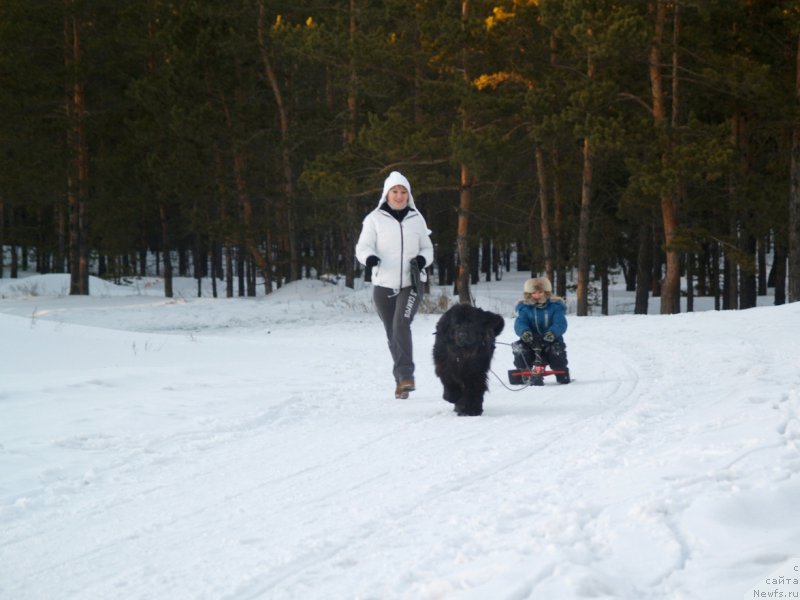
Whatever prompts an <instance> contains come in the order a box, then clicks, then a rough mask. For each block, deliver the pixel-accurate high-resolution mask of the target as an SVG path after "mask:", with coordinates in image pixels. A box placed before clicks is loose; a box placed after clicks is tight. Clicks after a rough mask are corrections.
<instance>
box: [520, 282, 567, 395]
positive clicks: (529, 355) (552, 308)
mask: <svg viewBox="0 0 800 600" xmlns="http://www.w3.org/2000/svg"><path fill="white" fill-rule="evenodd" d="M565 310H566V306H565V304H564V301H563V300H562V299H561V298H559V297H557V296H553V286H552V284H551V283H550V280H549V279H548V278H547V277H537V278H534V279H528V280H527V281H526V282H525V286H524V288H523V298H522V300H521V301H520V302H519V303H518V304H517V306H516V308H515V311H516V313H517V318H516V320H515V321H514V332H515V333H516V334H517V335H518V336H519V337H520V339H519V341H516V342H514V343H513V344H511V350H512V351H513V353H514V366H515V367H517V368H518V369H529V368H530V367H531V366H532V365H533V363H534V361H535V360H536V353H537V350H538V351H539V353H540V355H541V359H542V361H544V363H545V364H548V365H550V368H551V369H552V370H554V371H565V373H563V374H561V375H556V381H558V383H569V382H570V378H569V368H568V367H567V346H566V344H565V343H564V337H563V336H564V333H565V332H566V331H567V317H566V316H565V314H564V313H565Z"/></svg>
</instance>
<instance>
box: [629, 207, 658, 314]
mask: <svg viewBox="0 0 800 600" xmlns="http://www.w3.org/2000/svg"><path fill="white" fill-rule="evenodd" d="M636 271H637V273H638V276H637V277H636V305H635V307H634V309H633V312H634V314H637V315H646V314H647V309H648V304H649V298H650V287H651V285H652V282H651V281H650V279H651V277H652V275H653V227H652V225H651V224H650V223H648V222H644V223H642V224H641V225H639V251H638V253H637V256H636Z"/></svg>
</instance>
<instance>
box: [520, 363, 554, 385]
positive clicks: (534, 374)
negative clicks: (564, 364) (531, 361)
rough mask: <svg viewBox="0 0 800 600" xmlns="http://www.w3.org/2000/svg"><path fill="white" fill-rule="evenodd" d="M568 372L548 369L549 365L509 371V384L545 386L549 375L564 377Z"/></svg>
mask: <svg viewBox="0 0 800 600" xmlns="http://www.w3.org/2000/svg"><path fill="white" fill-rule="evenodd" d="M565 373H566V371H556V370H553V369H548V368H547V365H533V366H532V367H531V368H530V369H509V371H508V382H509V383H510V384H511V385H536V386H539V385H544V378H545V377H547V376H548V375H564V374H565Z"/></svg>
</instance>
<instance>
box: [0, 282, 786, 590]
mask: <svg viewBox="0 0 800 600" xmlns="http://www.w3.org/2000/svg"><path fill="white" fill-rule="evenodd" d="M522 280H523V277H522V276H518V275H511V276H507V277H506V279H505V280H504V281H503V282H499V283H492V284H487V283H481V284H479V285H478V286H476V287H475V288H473V291H474V293H475V296H476V301H477V304H478V305H479V306H481V307H482V308H485V309H489V310H495V311H497V312H500V313H502V314H503V315H504V316H505V317H507V321H506V322H507V327H506V331H505V332H504V333H503V334H502V336H501V338H500V341H501V342H505V343H509V342H511V341H512V340H513V339H514V336H513V328H512V324H513V320H512V310H513V304H514V301H515V300H516V299H517V298H518V297H519V295H520V294H519V291H520V289H521V286H522ZM183 283H184V284H185V288H180V287H179V290H181V289H182V290H183V291H182V292H181V294H180V296H179V297H178V298H176V299H165V298H163V297H162V294H161V289H160V282H159V281H158V280H148V281H143V280H137V281H136V282H134V285H132V286H127V287H118V286H112V285H109V284H105V283H103V282H100V281H99V280H94V279H93V280H92V296H91V297H88V298H87V297H83V298H79V297H69V296H67V295H66V294H65V292H66V289H67V284H66V279H65V278H64V277H63V276H47V277H29V278H26V279H20V280H9V279H2V280H0V339H1V340H2V344H0V598H4V599H5V598H8V599H14V600H24V599H31V600H34V599H35V600H40V599H46V598H53V599H59V600H60V599H73V598H74V599H78V598H80V599H87V598H88V599H98V600H100V599H103V600H106V599H111V598H125V599H138V598H152V599H165V598H170V599H173V600H175V599H178V600H180V599H199V598H203V599H231V600H233V599H235V600H244V599H249V598H269V599H303V600H307V599H311V600H313V599H320V600H322V599H325V600H329V599H340V598H342V599H347V598H352V599H364V600H366V599H375V600H384V599H413V600H417V599H419V600H434V599H445V598H446V599H458V600H466V599H470V600H479V599H480V600H484V599H492V600H497V599H506V600H523V599H536V600H540V599H541V600H552V599H559V600H560V599H573V598H574V599H577V598H580V599H585V598H593V599H598V598H601V599H603V598H605V599H610V598H614V599H630V600H640V599H656V598H657V599H675V600H677V599H698V600H699V599H702V600H706V599H720V600H723V599H724V600H727V599H730V598H736V599H739V598H754V597H755V598H758V597H767V596H761V595H759V594H761V593H762V592H763V593H772V592H775V591H776V590H779V591H782V592H783V593H784V594H785V595H784V596H783V597H800V583H798V584H797V585H795V583H794V582H792V581H790V579H791V577H792V576H793V577H800V567H799V566H798V565H800V559H798V558H797V557H798V556H800V520H799V519H798V517H797V515H798V505H800V475H799V474H798V472H800V423H798V413H800V342H798V332H800V303H796V304H791V305H786V306H781V307H773V306H764V307H760V308H756V309H751V310H747V311H739V312H713V311H705V312H695V313H690V314H680V315H673V316H658V315H651V316H634V315H631V314H617V315H615V316H611V317H589V318H581V319H579V318H577V317H575V316H574V311H573V314H572V316H570V322H569V325H570V328H569V331H568V333H567V336H566V340H567V343H568V351H569V357H570V366H571V369H572V373H573V376H574V377H575V379H576V381H575V382H574V383H573V384H571V385H569V386H558V385H556V384H555V383H554V382H552V381H550V382H548V384H547V385H546V386H545V387H544V388H527V389H524V390H521V391H520V390H518V389H516V387H512V386H508V387H507V383H504V382H505V372H506V370H507V369H508V368H510V367H511V353H510V350H509V348H508V346H505V345H498V347H497V352H496V355H495V360H494V364H493V370H494V372H495V373H497V375H498V376H499V377H500V379H502V380H503V381H500V380H498V379H497V378H495V376H492V378H491V382H490V385H491V391H490V393H489V394H488V395H487V399H486V403H485V411H486V412H485V414H484V416H482V417H479V418H458V417H456V416H455V415H454V413H453V412H452V410H451V406H450V405H449V404H447V403H445V402H444V401H443V400H441V386H440V384H439V382H438V380H437V379H436V378H435V376H434V374H433V366H432V364H431V359H430V351H431V346H432V342H433V336H432V335H431V334H432V332H433V329H434V326H435V323H436V320H437V318H438V316H437V315H434V314H421V315H419V316H418V317H417V319H416V320H415V322H414V334H415V344H416V359H417V386H418V391H416V392H415V393H413V394H412V395H411V398H410V399H408V400H405V401H398V400H395V399H394V398H393V387H394V383H393V381H392V378H391V371H390V364H389V355H388V350H387V349H386V342H385V340H384V337H383V330H382V327H381V325H380V322H379V321H378V318H377V316H375V314H374V312H373V310H372V307H371V300H370V291H369V289H360V290H358V291H356V292H353V291H351V290H347V289H345V288H343V287H341V286H336V285H332V284H324V283H321V282H316V281H304V282H299V283H297V284H292V285H289V286H286V287H284V288H283V289H281V290H279V291H278V292H276V293H275V294H272V295H271V296H269V297H263V296H262V297H259V298H257V299H240V298H236V299H211V298H202V299H197V298H193V297H192V296H193V295H194V291H195V288H194V283H193V282H192V281H191V280H188V281H186V282H183ZM206 288H207V289H210V288H209V287H208V286H206ZM439 293H440V292H437V293H436V295H439ZM612 300H613V302H614V305H613V306H614V311H615V312H617V313H619V312H630V306H631V305H632V300H631V298H630V297H629V296H627V295H626V294H624V293H623V292H619V291H617V292H615V294H614V296H613V298H612ZM764 303H767V302H766V301H765V302H764ZM698 304H699V306H700V307H702V305H703V303H702V302H699V303H698ZM653 307H654V309H653V310H652V311H651V312H658V309H657V301H656V303H654V304H653ZM509 388H510V389H509ZM776 573H780V574H781V577H783V576H784V575H785V576H786V578H785V579H783V580H782V581H781V580H779V579H777V578H776V577H774V574H776ZM794 581H795V582H796V581H797V579H795V580H794ZM754 594H755V595H754ZM790 594H796V595H794V596H792V595H790ZM770 597H778V596H770Z"/></svg>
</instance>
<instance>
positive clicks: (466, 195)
mask: <svg viewBox="0 0 800 600" xmlns="http://www.w3.org/2000/svg"><path fill="white" fill-rule="evenodd" d="M468 16H469V0H461V22H462V27H463V28H464V29H466V23H467V17H468ZM461 64H462V67H463V77H464V83H465V85H466V86H469V85H470V78H469V73H468V69H467V59H466V50H465V49H463V48H462V60H461ZM461 129H462V130H463V131H465V132H466V131H467V130H468V129H469V115H468V114H467V108H466V106H465V105H463V104H462V106H461ZM460 190H461V191H460V194H459V203H458V229H457V232H456V249H457V251H458V276H457V279H456V287H457V289H458V301H459V302H460V303H461V304H471V303H472V297H471V294H470V289H469V280H470V261H469V238H468V236H469V211H470V205H471V203H472V182H471V177H470V172H469V167H468V166H467V165H466V164H463V163H462V165H461V177H460Z"/></svg>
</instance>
